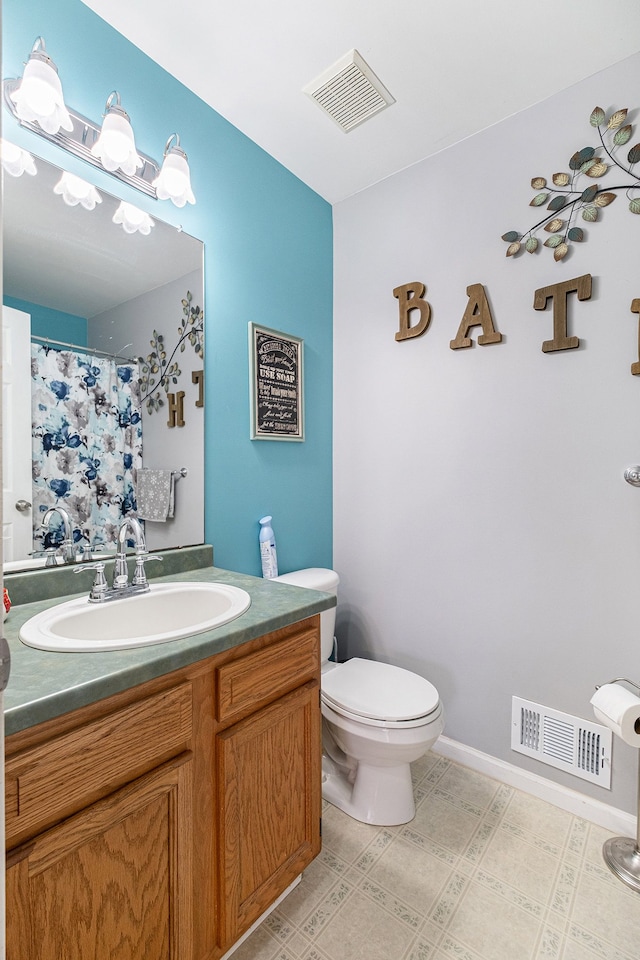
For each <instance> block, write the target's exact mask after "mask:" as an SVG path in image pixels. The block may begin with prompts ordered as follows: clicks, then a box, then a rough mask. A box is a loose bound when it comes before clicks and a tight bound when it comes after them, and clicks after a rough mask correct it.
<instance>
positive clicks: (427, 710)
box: [321, 657, 441, 728]
mask: <svg viewBox="0 0 640 960" xmlns="http://www.w3.org/2000/svg"><path fill="white" fill-rule="evenodd" d="M321 694H322V700H323V702H324V703H326V705H327V706H328V707H330V708H331V709H332V710H334V711H335V712H336V713H338V714H341V715H342V716H344V717H348V718H350V719H352V720H354V721H359V722H360V723H364V724H369V725H372V726H381V727H383V726H386V727H395V728H398V727H414V726H422V725H424V724H427V723H430V722H431V721H432V720H435V719H436V718H437V717H438V716H439V715H440V713H441V710H440V697H439V695H438V691H437V690H436V688H435V687H434V686H433V684H432V683H429V681H428V680H426V679H425V678H424V677H421V676H419V675H418V674H416V673H412V672H411V671H410V670H404V669H403V668H402V667H395V666H393V665H392V664H390V663H380V662H379V661H376V660H363V659H361V658H359V657H354V658H353V659H352V660H347V661H346V663H341V664H338V665H336V666H335V667H334V668H333V669H331V670H329V671H327V672H326V673H323V675H322V687H321Z"/></svg>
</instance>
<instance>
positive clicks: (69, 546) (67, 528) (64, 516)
mask: <svg viewBox="0 0 640 960" xmlns="http://www.w3.org/2000/svg"><path fill="white" fill-rule="evenodd" d="M56 513H57V514H58V516H59V517H60V519H61V520H62V530H63V540H62V543H61V547H62V558H63V560H64V562H65V563H75V559H76V550H75V547H74V545H73V533H72V530H71V517H70V516H69V514H68V513H67V511H66V510H65V508H64V507H60V506H56V507H49V509H48V510H47V512H46V513H45V515H44V516H43V518H42V526H43V527H44V529H45V530H46V531H47V532H48V530H49V524H50V522H51V518H52V517H53V516H54V514H56ZM53 563H54V564H55V557H54V560H53ZM51 565H53V564H51Z"/></svg>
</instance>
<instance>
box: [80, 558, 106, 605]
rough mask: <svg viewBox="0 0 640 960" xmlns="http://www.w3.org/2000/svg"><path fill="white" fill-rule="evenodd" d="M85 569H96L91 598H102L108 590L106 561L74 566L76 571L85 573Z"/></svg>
mask: <svg viewBox="0 0 640 960" xmlns="http://www.w3.org/2000/svg"><path fill="white" fill-rule="evenodd" d="M85 570H95V572H96V575H95V577H94V579H93V585H92V587H91V593H90V594H89V600H102V598H103V597H104V595H105V594H106V592H107V578H106V577H105V575H104V563H102V562H99V563H83V564H80V565H79V566H77V567H74V568H73V572H74V573H83V572H84V571H85Z"/></svg>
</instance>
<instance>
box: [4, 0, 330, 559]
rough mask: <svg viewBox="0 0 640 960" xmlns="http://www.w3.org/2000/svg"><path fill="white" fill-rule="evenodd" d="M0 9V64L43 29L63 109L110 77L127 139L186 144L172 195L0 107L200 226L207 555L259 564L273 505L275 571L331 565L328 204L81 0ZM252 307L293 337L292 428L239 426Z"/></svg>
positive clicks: (245, 418)
mask: <svg viewBox="0 0 640 960" xmlns="http://www.w3.org/2000/svg"><path fill="white" fill-rule="evenodd" d="M2 10H3V21H2V33H3V38H2V39H3V68H2V74H3V77H16V76H20V74H21V73H22V68H23V63H24V61H25V60H26V59H27V57H28V54H29V52H30V50H31V47H32V45H33V42H34V40H35V38H36V37H37V36H39V35H42V36H43V37H44V39H45V41H46V46H47V51H48V52H49V54H50V55H51V57H52V59H53V60H54V62H55V63H56V64H57V67H58V70H59V73H60V78H61V80H62V84H63V90H64V94H65V99H66V100H67V102H68V103H69V104H70V105H71V106H72V107H73V108H74V109H76V110H77V111H78V112H80V113H83V114H84V115H85V116H88V117H91V118H92V119H93V120H96V121H97V120H99V119H100V117H101V115H102V111H103V109H104V104H105V101H106V99H107V97H108V95H109V93H110V92H111V91H112V90H114V89H117V90H118V91H119V92H120V95H121V98H122V104H123V106H124V107H125V109H126V110H127V112H128V113H129V115H130V117H131V121H132V124H133V128H134V131H135V135H136V144H137V146H138V149H139V150H141V151H143V152H144V153H147V154H150V155H151V156H152V157H155V158H156V159H158V160H159V159H161V156H162V150H163V147H164V144H165V142H166V140H167V139H168V137H169V136H170V135H171V134H172V133H174V132H177V133H179V135H180V140H181V145H182V146H183V147H184V149H185V150H186V152H187V154H188V157H189V165H190V167H191V176H192V185H193V190H194V193H195V195H196V201H197V203H196V205H195V206H194V207H189V208H188V209H183V210H178V209H177V208H176V207H174V206H173V204H171V203H170V202H168V201H166V202H163V203H160V202H158V201H154V200H152V199H151V198H148V197H146V196H145V195H144V194H141V193H138V192H137V191H135V190H132V189H130V188H127V187H126V186H125V185H124V184H121V183H120V182H119V181H117V180H115V179H113V178H112V177H109V176H108V175H107V174H105V173H102V172H101V171H99V170H97V169H95V168H93V167H91V166H90V165H89V164H86V163H83V162H82V161H81V160H74V158H72V157H70V156H68V155H67V154H65V153H63V152H62V151H61V150H59V149H57V148H56V147H54V146H49V145H48V144H46V142H45V141H44V140H41V138H39V137H37V136H36V135H34V134H31V133H29V132H28V131H24V130H20V128H19V127H18V125H17V124H16V122H15V120H14V119H13V118H12V117H11V115H10V114H9V113H8V112H7V111H6V110H4V111H3V118H2V119H3V127H4V135H5V136H7V137H8V138H9V139H13V140H14V142H17V143H20V145H22V146H24V147H25V148H27V149H31V150H32V151H33V152H34V153H36V154H38V155H40V156H42V157H44V158H45V159H48V160H51V161H52V162H54V163H57V164H64V165H65V166H66V167H67V169H69V170H71V171H72V172H74V173H77V174H78V175H80V176H83V177H85V179H88V180H91V181H92V182H93V183H95V184H96V186H98V187H100V186H102V188H103V189H105V190H107V191H109V192H111V193H113V194H117V195H120V196H121V197H122V198H123V199H125V200H129V201H130V202H132V203H135V204H137V205H138V206H139V207H142V208H143V209H145V210H147V211H148V212H149V213H150V214H152V215H153V216H156V217H158V218H160V219H162V220H165V221H166V222H168V223H172V224H175V225H179V224H181V225H182V226H183V227H184V229H185V230H186V231H187V232H188V233H190V234H192V235H193V236H195V237H198V238H200V239H201V240H203V241H204V244H205V317H206V328H205V329H206V346H205V351H206V364H205V369H206V394H205V403H206V408H205V420H206V453H205V470H206V481H205V489H206V500H205V535H206V539H207V541H208V542H210V543H212V544H213V546H214V551H215V561H216V563H217V564H218V565H219V566H223V567H227V568H229V569H233V570H239V571H242V572H247V573H254V574H259V572H260V562H259V552H258V520H259V518H260V517H262V516H263V515H264V514H266V513H270V514H272V515H273V518H274V521H273V524H274V530H275V533H276V538H277V545H278V557H279V563H280V571H281V572H286V571H287V570H291V569H295V568H297V567H299V566H306V565H321V566H328V565H331V562H332V464H331V448H332V435H331V425H332V286H333V278H332V214H331V207H330V205H329V204H327V203H326V201H324V200H323V199H322V198H321V197H319V196H318V195H317V194H316V193H314V192H313V191H312V190H310V189H309V188H308V187H307V186H305V185H304V184H303V183H302V182H301V181H300V180H298V179H297V178H296V177H294V176H293V175H292V174H291V173H290V172H289V171H287V170H286V169H285V168H284V167H283V166H282V165H281V164H279V163H277V162H276V161H275V160H274V159H273V158H272V157H270V156H269V155H268V154H266V153H265V152H264V151H263V150H261V149H260V148H259V147H258V146H257V145H256V144H254V143H253V142H252V141H251V140H249V139H248V138H247V137H245V136H244V135H243V134H242V133H240V132H239V131H238V130H237V129H236V128H235V127H233V126H232V125H231V124H229V123H228V122H227V121H226V120H224V119H223V118H222V117H221V116H220V115H219V114H217V113H216V112H215V111H214V110H212V109H211V108H210V107H208V106H207V105H206V104H205V103H203V102H202V101H201V100H200V99H199V98H198V97H196V96H195V95H194V94H193V93H191V92H190V91H189V90H187V89H186V88H185V87H184V86H182V84H180V83H178V81H177V80H175V78H174V77H172V76H171V75H169V74H168V73H166V72H165V71H164V70H162V69H161V68H160V67H159V66H158V65H157V64H156V63H154V61H152V60H150V59H149V58H148V57H147V56H145V55H144V54H143V53H142V52H141V51H140V50H139V49H138V48H137V47H135V46H134V45H133V44H131V43H130V42H129V41H127V40H126V39H124V37H122V36H121V35H120V34H119V33H117V32H116V31H115V30H113V29H112V28H111V27H109V26H108V25H107V24H106V23H105V22H104V21H103V20H101V19H100V18H99V17H97V16H96V14H94V13H93V12H92V11H91V10H89V9H88V7H85V6H84V4H82V3H80V2H79V0H55V3H52V2H51V0H28V2H25V0H3V4H2ZM181 29H184V30H188V29H189V25H188V24H185V25H184V26H182V27H181ZM203 69H206V64H203ZM249 321H254V322H255V321H257V322H260V323H262V324H265V325H266V326H269V327H273V328H275V329H276V330H281V331H284V332H286V333H291V334H294V335H295V336H298V337H302V338H303V339H304V342H305V352H304V363H305V434H306V439H305V441H304V442H303V443H296V442H279V441H264V440H258V441H251V440H249V404H248V348H247V324H248V322H249Z"/></svg>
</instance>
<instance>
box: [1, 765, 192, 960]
mask: <svg viewBox="0 0 640 960" xmlns="http://www.w3.org/2000/svg"><path fill="white" fill-rule="evenodd" d="M7 866H8V869H7V960H62V958H64V960H106V958H109V960H134V958H141V960H142V958H144V960H189V958H190V957H191V909H192V898H191V888H192V875H191V761H190V755H183V756H182V757H180V758H177V759H176V760H175V761H171V762H170V763H168V764H166V765H165V766H163V767H161V768H159V769H158V770H157V771H154V772H152V773H150V774H148V775H146V776H145V777H142V778H140V779H139V780H137V781H135V782H134V783H132V784H130V785H129V786H127V787H125V788H124V789H122V790H119V791H118V792H117V793H115V794H113V795H112V796H110V797H107V798H105V799H104V800H101V801H99V802H98V803H95V804H93V805H92V806H91V807H88V808H87V809H86V810H83V811H81V812H80V813H78V814H76V815H75V816H73V817H71V818H70V819H68V820H65V821H63V822H62V823H61V824H59V825H58V826H56V827H53V828H52V829H50V830H48V831H47V832H46V833H43V834H41V835H40V836H38V837H36V838H35V839H34V840H32V841H30V842H29V843H26V844H25V845H24V846H23V847H19V848H17V849H16V850H14V851H12V853H10V854H9V856H8V861H7Z"/></svg>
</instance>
